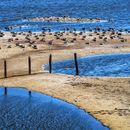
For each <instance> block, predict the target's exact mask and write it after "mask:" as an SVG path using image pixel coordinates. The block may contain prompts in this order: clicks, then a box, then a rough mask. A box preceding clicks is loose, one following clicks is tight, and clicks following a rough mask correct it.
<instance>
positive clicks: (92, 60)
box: [45, 53, 130, 77]
mask: <svg viewBox="0 0 130 130" xmlns="http://www.w3.org/2000/svg"><path fill="white" fill-rule="evenodd" d="M78 66H79V75H80V76H114V77H116V76H122V77H127V76H130V53H124V54H106V55H95V56H86V57H82V58H79V59H78ZM45 69H46V70H48V69H49V66H48V65H45ZM75 71H76V70H75V63H74V60H73V59H69V60H64V61H59V62H54V63H53V64H52V72H53V73H62V74H71V75H75Z"/></svg>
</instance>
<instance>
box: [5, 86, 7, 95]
mask: <svg viewBox="0 0 130 130" xmlns="http://www.w3.org/2000/svg"><path fill="white" fill-rule="evenodd" d="M5 95H7V88H6V87H5Z"/></svg>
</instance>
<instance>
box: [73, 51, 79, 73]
mask: <svg viewBox="0 0 130 130" xmlns="http://www.w3.org/2000/svg"><path fill="white" fill-rule="evenodd" d="M74 61H75V68H76V75H79V69H78V62H77V53H74Z"/></svg>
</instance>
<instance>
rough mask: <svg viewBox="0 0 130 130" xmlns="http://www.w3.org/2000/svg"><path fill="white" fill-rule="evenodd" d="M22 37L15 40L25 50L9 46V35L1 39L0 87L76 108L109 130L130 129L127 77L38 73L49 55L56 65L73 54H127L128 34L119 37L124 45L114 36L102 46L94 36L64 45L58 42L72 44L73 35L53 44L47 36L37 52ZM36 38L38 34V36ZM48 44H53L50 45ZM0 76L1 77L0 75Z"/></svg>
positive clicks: (77, 38) (129, 83)
mask: <svg viewBox="0 0 130 130" xmlns="http://www.w3.org/2000/svg"><path fill="white" fill-rule="evenodd" d="M25 35H27V34H25ZM25 35H24V36H23V35H20V36H17V37H19V43H20V44H22V45H24V46H25V48H21V47H19V46H16V43H17V42H18V41H13V42H8V38H11V35H10V33H7V34H6V35H5V36H4V37H2V38H0V46H1V49H0V59H1V60H0V62H1V66H0V68H1V70H3V68H2V63H3V59H5V58H6V60H7V64H8V78H7V79H0V86H8V87H25V88H27V89H30V90H34V91H39V92H43V93H44V94H48V95H50V96H53V97H56V98H59V99H62V100H65V101H67V102H70V103H73V104H75V105H77V106H79V107H80V108H82V109H84V110H85V111H87V112H89V113H90V114H92V115H93V116H94V117H95V118H97V119H98V120H100V121H101V122H103V124H105V125H106V126H108V127H110V129H112V130H129V129H130V89H129V86H130V78H129V77H128V78H123V77H122V78H120V77H116V78H114V77H79V76H69V75H62V74H49V73H48V72H46V71H43V70H42V69H41V66H42V64H46V63H48V57H49V54H50V53H51V54H52V56H53V61H58V60H63V59H67V58H73V53H74V52H76V53H77V54H78V56H79V57H80V56H86V55H95V54H110V53H121V52H122V53H127V52H130V45H129V43H130V35H129V34H122V36H121V37H123V39H127V40H126V41H123V42H122V41H121V39H120V38H118V37H117V35H116V38H115V39H109V38H108V39H107V41H106V42H105V41H104V40H101V39H98V38H97V37H98V36H99V35H97V34H96V33H84V34H83V35H86V37H85V40H82V39H81V38H82V36H83V35H78V36H76V41H74V42H73V43H70V42H68V43H67V44H66V43H64V40H61V37H63V38H64V37H65V38H67V39H69V40H71V39H72V38H74V37H73V34H72V33H68V34H67V33H65V34H64V36H59V37H60V39H56V40H55V38H54V34H51V35H50V34H49V33H48V34H46V41H45V42H43V43H42V42H39V41H38V40H35V44H34V43H33V44H34V45H37V49H34V48H32V47H30V46H28V44H30V43H28V42H26V41H25ZM36 35H40V34H39V33H37V34H36ZM89 35H93V36H89ZM109 36H110V34H109V33H108V32H107V33H106V34H105V37H109ZM94 37H96V38H97V39H96V41H93V39H94ZM50 40H53V42H52V43H51V44H50ZM48 42H49V43H48ZM86 42H87V43H88V42H89V44H86ZM101 43H102V44H101ZM8 45H11V48H7V46H8ZM28 56H31V58H32V72H33V74H32V75H27V74H28V65H27V63H28V62H27V58H28ZM23 74H24V75H23ZM0 75H3V72H2V71H1V72H0ZM17 75H21V76H17ZM12 76H14V77H12ZM59 79H60V80H59Z"/></svg>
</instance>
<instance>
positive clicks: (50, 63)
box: [49, 54, 52, 73]
mask: <svg viewBox="0 0 130 130" xmlns="http://www.w3.org/2000/svg"><path fill="white" fill-rule="evenodd" d="M51 70H52V55H51V54H50V56H49V73H51Z"/></svg>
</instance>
